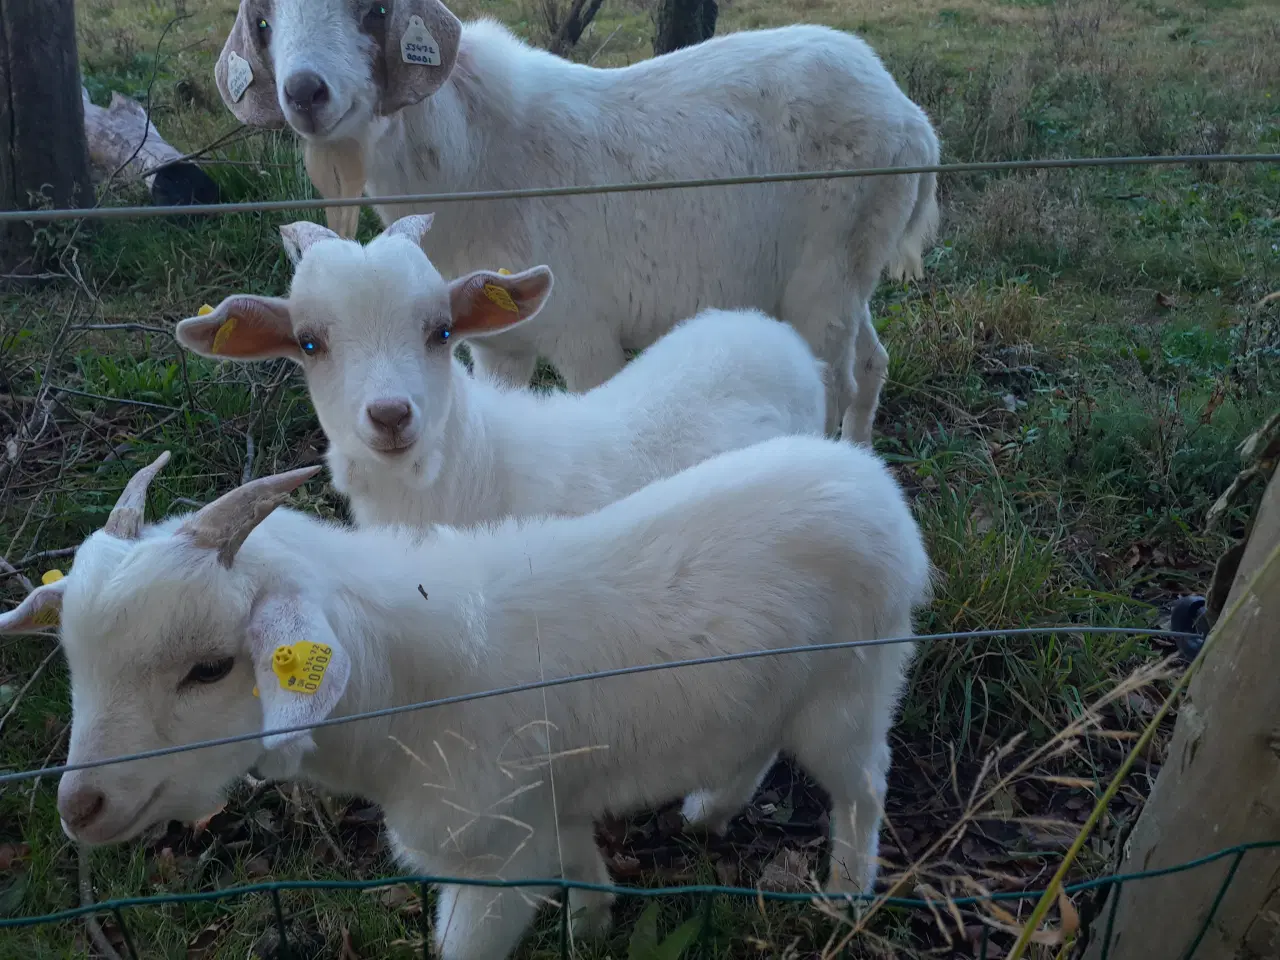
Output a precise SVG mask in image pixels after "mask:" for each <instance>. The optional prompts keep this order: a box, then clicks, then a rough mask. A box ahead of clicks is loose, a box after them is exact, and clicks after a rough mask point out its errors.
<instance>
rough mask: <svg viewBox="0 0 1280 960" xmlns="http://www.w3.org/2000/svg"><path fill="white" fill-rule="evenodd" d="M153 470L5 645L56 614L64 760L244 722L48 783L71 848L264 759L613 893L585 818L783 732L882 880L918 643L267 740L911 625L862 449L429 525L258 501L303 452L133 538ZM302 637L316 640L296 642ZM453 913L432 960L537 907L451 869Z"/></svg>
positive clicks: (603, 920) (400, 838)
mask: <svg viewBox="0 0 1280 960" xmlns="http://www.w3.org/2000/svg"><path fill="white" fill-rule="evenodd" d="M166 460H167V455H162V456H161V457H160V459H158V460H157V461H156V462H155V463H154V464H153V465H152V466H150V467H148V468H146V469H144V470H142V471H140V472H139V473H138V474H137V475H136V476H135V477H134V478H133V480H131V481H130V484H129V486H128V487H127V488H126V490H125V492H124V494H123V495H122V496H121V499H120V502H119V503H118V504H117V506H116V508H115V510H113V512H112V514H111V517H110V518H109V519H108V521H107V524H106V526H105V527H104V528H103V530H102V531H100V532H98V533H95V534H93V535H91V536H90V537H89V538H88V539H87V540H86V541H85V542H84V543H83V544H82V545H81V546H80V548H79V550H78V551H77V553H76V558H75V565H74V567H73V568H72V570H71V572H70V574H69V575H68V576H67V577H66V578H65V579H63V580H60V581H58V582H56V583H53V584H50V585H48V586H42V587H39V588H37V589H36V590H35V591H34V592H32V593H31V594H30V595H29V596H28V597H27V599H26V600H25V601H23V603H22V604H21V605H20V606H19V607H18V608H17V609H15V610H13V611H10V612H9V613H7V614H4V615H2V616H0V632H16V631H24V630H30V629H32V628H33V627H35V626H36V625H38V624H39V623H40V622H42V616H47V615H48V614H49V613H51V612H52V611H53V610H55V609H59V608H60V615H61V622H62V645H63V648H64V650H65V652H66V655H67V660H68V663H69V664H70V668H71V686H72V705H73V720H72V733H71V745H70V751H69V756H68V761H69V763H70V764H73V765H74V764H79V763H84V762H93V761H97V760H101V759H105V758H109V757H112V756H117V755H120V754H124V753H128V752H131V751H139V750H148V749H152V748H163V747H166V746H169V745H174V744H182V743H189V742H193V741H196V740H200V739H204V738H211V737H219V736H237V735H246V736H247V737H248V739H246V740H245V741H244V742H238V743H234V744H227V745H222V746H219V747H215V748H209V749H202V750H198V751H191V752H184V753H177V754H173V755H169V756H164V757H153V758H150V759H146V760H137V761H130V762H127V763H118V764H109V765H104V766H98V767H94V768H91V769H86V770H75V771H70V772H68V773H66V774H64V775H63V777H62V781H61V783H60V784H59V788H58V807H59V811H60V813H61V816H62V820H63V825H64V829H65V830H66V832H67V833H68V834H69V835H71V836H72V837H74V838H76V839H79V840H82V841H85V842H89V843H110V842H116V841H122V840H127V839H129V838H131V837H134V836H136V835H137V834H138V833H139V832H141V831H142V830H143V829H145V828H146V827H147V826H148V825H149V824H151V823H154V822H156V821H162V820H165V819H169V818H175V819H191V818H193V817H196V816H199V815H202V814H204V813H206V812H207V811H208V810H209V809H210V807H211V806H213V805H214V804H216V803H217V802H218V800H219V798H220V794H221V791H222V790H223V789H224V788H225V786H226V785H227V784H228V783H230V782H232V781H234V780H235V779H237V778H238V777H239V776H240V775H242V774H244V773H245V772H246V771H247V770H249V769H250V767H251V766H253V765H254V764H255V763H259V764H261V765H262V766H261V768H262V770H263V772H264V773H267V774H268V775H274V776H295V775H296V776H300V777H304V778H306V779H308V780H312V781H315V782H317V783H319V784H321V785H323V786H324V787H326V788H328V789H331V790H334V791H338V792H359V793H360V794H362V795H364V796H367V797H368V798H369V799H370V800H373V801H375V802H377V803H378V804H380V805H381V806H382V808H383V810H384V812H385V815H386V822H387V825H388V827H389V829H390V831H391V835H392V837H393V839H394V842H395V845H396V848H397V850H398V852H399V855H400V857H401V858H402V859H403V860H404V861H406V862H407V863H408V864H410V865H412V867H414V868H415V869H418V870H421V871H424V872H427V873H430V874H434V875H445V876H461V877H493V876H499V877H503V878H509V879H518V878H520V879H522V878H548V877H553V876H556V875H561V876H564V877H565V878H566V879H570V880H577V881H588V882H593V883H600V882H607V878H608V874H607V871H606V868H605V864H604V862H603V860H602V859H601V857H600V854H599V852H598V850H597V849H596V846H595V843H594V839H593V834H592V823H593V821H594V820H595V819H596V818H599V817H601V816H603V815H605V814H607V813H614V814H625V813H627V812H630V811H634V810H637V809H639V808H643V807H647V806H651V805H653V804H657V803H661V802H663V801H665V800H667V799H670V798H672V797H674V796H678V795H680V794H681V793H683V792H686V791H689V790H691V789H693V788H695V787H697V786H699V785H700V784H702V783H708V782H715V783H730V782H733V781H737V782H738V783H739V784H740V785H741V786H742V789H744V790H745V789H747V788H748V787H749V786H750V785H751V784H752V783H753V781H754V776H755V774H756V772H757V771H758V770H759V768H760V765H761V763H762V762H763V761H764V760H765V759H766V758H767V757H769V756H771V755H772V754H773V753H774V752H775V751H778V750H787V751H789V752H790V753H791V754H792V755H794V756H795V757H796V759H797V760H798V761H799V763H800V764H801V765H802V766H804V767H805V769H807V770H808V771H809V772H810V773H811V774H812V775H813V776H814V777H815V778H817V780H818V781H819V782H820V783H821V784H822V785H823V786H824V787H825V788H826V790H827V791H828V793H829V794H830V795H831V797H832V803H833V813H832V818H831V819H832V824H833V857H832V859H833V863H834V864H835V868H834V870H833V876H832V878H831V881H830V882H831V886H832V888H833V889H834V890H837V891H850V890H852V891H859V890H862V891H865V890H869V889H870V888H871V886H872V884H873V882H874V879H875V875H876V860H875V857H876V851H877V842H878V840H877V837H878V831H879V823H880V815H881V808H882V802H883V798H884V792H885V778H886V773H887V770H888V767H889V760H890V758H889V744H888V739H887V737H888V732H889V728H890V726H891V724H892V719H893V713H894V708H895V703H896V701H897V698H898V696H899V694H900V690H901V687H902V684H903V674H904V669H905V667H906V665H907V664H908V662H909V659H910V656H911V647H912V644H910V643H899V644H888V645H874V644H873V645H869V646H865V647H860V648H857V649H847V650H841V651H826V652H822V653H810V654H802V655H790V656H787V655H774V656H765V657H758V658H753V659H748V660H737V661H733V662H724V663H717V664H707V665H702V666H698V667H690V668H675V669H666V670H660V671H655V672H649V673H643V674H636V675H631V676H625V677H618V678H614V679H610V680H599V681H586V682H577V683H571V684H567V685H563V686H556V687H552V688H549V689H546V688H544V689H539V690H534V691H530V692H524V693H520V694H511V695H505V696H501V697H496V698H488V699H484V700H479V701H464V702H459V703H454V704H450V705H448V706H444V707H438V708H435V709H430V710H422V711H415V712H405V713H397V714H393V715H390V716H383V717H381V718H378V719H373V720H365V721H360V722H359V723H350V724H344V725H339V726H326V727H323V728H320V729H315V730H312V731H310V732H302V733H298V732H292V733H278V734H277V733H271V732H270V731H271V730H273V729H277V728H280V727H283V726H288V725H293V724H311V723H315V722H318V721H321V720H324V719H326V718H333V717H342V716H345V715H350V714H353V713H356V712H361V711H368V710H372V709H378V708H382V707H390V706H395V705H399V704H405V703H411V702H414V701H419V700H423V699H427V698H443V697H451V696H454V695H460V694H466V693H469V692H479V691H484V690H487V689H492V688H497V687H503V686H507V685H513V684H519V683H523V682H525V681H537V680H539V679H541V678H556V677H563V676H568V675H574V674H579V673H586V672H590V671H598V670H605V669H612V668H620V667H627V666H639V665H644V664H649V663H659V662H671V661H676V660H681V659H688V658H695V657H701V656H707V655H715V654H732V653H738V652H750V651H759V650H782V649H785V648H788V647H793V646H796V645H800V644H811V643H825V642H838V641H860V640H865V641H874V640H877V639H882V638H887V637H893V636H899V635H901V636H906V635H909V634H910V632H911V626H912V624H911V621H912V611H913V608H914V607H915V606H916V605H918V604H920V603H922V602H923V601H924V600H925V599H926V597H927V595H928V589H929V580H930V567H929V562H928V558H927V556H926V554H925V551H924V547H923V545H922V542H921V537H920V532H919V530H918V528H917V526H916V524H915V522H914V521H913V519H912V516H911V512H910V510H909V509H908V507H907V504H906V502H905V500H904V499H903V496H902V493H901V491H900V490H899V488H898V486H897V484H896V483H895V482H894V480H893V478H892V477H891V475H890V474H889V472H888V470H887V469H886V468H885V466H884V465H883V464H882V463H881V462H880V461H879V460H878V459H877V458H876V457H874V456H873V455H871V454H869V453H867V452H865V451H864V450H862V449H860V448H858V447H856V446H854V445H852V444H847V443H833V442H831V441H828V440H824V439H820V438H809V437H783V438H778V439H775V440H770V441H766V442H765V443H762V444H758V445H756V446H753V447H749V448H747V449H745V450H739V451H735V452H731V453H726V454H723V455H721V456H719V457H716V458H714V459H712V460H709V461H705V462H704V463H702V464H700V465H698V466H696V467H692V468H691V469H689V470H686V471H685V472H683V473H681V474H678V475H677V476H675V477H671V478H668V479H666V480H661V481H658V482H657V483H654V484H652V485H650V486H648V487H646V488H644V489H643V490H640V491H638V492H636V493H634V494H632V495H631V496H629V497H627V498H625V499H623V500H620V501H617V502H615V503H613V504H611V505H609V506H607V507H605V508H604V509H602V510H600V511H598V512H596V513H593V514H590V515H587V516H584V517H572V518H547V519H539V520H531V521H515V520H511V521H507V522H506V523H504V524H501V525H497V526H494V527H491V528H483V529H476V530H473V531H459V530H456V529H454V528H447V527H442V528H437V529H436V530H435V531H434V532H433V533H430V534H427V535H426V536H425V537H424V536H423V535H422V534H420V533H415V532H412V531H409V530H406V529H404V528H371V529H363V530H352V529H350V528H346V527H341V526H338V525H335V524H330V523H324V522H321V521H318V520H316V519H314V518H312V517H310V516H307V515H305V514H302V513H298V512H294V511H290V510H275V512H272V510H273V508H275V507H276V506H277V505H279V504H280V503H281V502H282V501H283V500H284V499H285V498H286V497H287V495H288V493H289V491H291V490H292V489H294V488H295V487H297V486H298V485H299V484H300V483H302V482H303V481H305V480H306V479H307V478H308V477H310V476H312V475H313V474H314V473H315V471H316V468H307V469H303V470H295V471H293V472H291V473H286V474H281V475H279V476H275V477H267V478H263V479H260V480H256V481H252V482H250V483H249V484H246V485H245V486H243V487H240V488H239V489H237V490H234V491H232V492H231V493H228V494H226V495H224V496H223V497H221V498H219V499H218V500H217V501H215V502H214V503H212V504H209V505H208V506H206V507H204V508H202V509H201V510H200V511H198V512H197V513H194V514H190V515H187V516H183V517H175V518H171V519H169V520H166V521H164V522H163V523H161V524H159V525H156V526H152V527H143V526H142V520H141V510H142V506H143V503H144V501H145V495H146V494H145V490H146V485H147V483H148V482H149V481H150V479H151V478H152V477H153V476H154V475H155V473H156V472H158V470H159V469H160V468H161V467H162V466H163V465H164V462H165V461H166ZM303 640H306V641H309V642H310V643H312V644H322V645H324V647H326V648H327V651H325V650H321V651H316V650H315V649H311V650H310V652H308V649H307V648H306V647H297V646H292V647H290V650H287V651H285V652H283V654H282V652H281V650H280V648H281V647H282V646H290V645H295V644H297V642H298V641H303ZM290 651H291V652H292V654H293V657H297V658H301V659H302V660H304V661H307V662H309V663H310V662H317V661H314V655H315V654H317V652H318V653H319V655H320V660H321V661H323V660H324V658H325V657H326V656H327V667H325V668H323V669H320V670H317V671H315V672H313V673H312V674H311V676H312V677H313V678H314V679H315V681H316V682H315V683H314V690H313V692H311V693H302V692H298V690H297V688H296V687H293V688H290V687H289V686H288V685H287V684H286V678H287V677H294V678H295V679H296V677H297V673H296V672H294V671H293V670H292V668H291V665H290V662H289V661H290V660H291V659H292V658H291V656H290ZM273 664H274V665H276V668H273ZM281 664H283V665H284V667H287V668H290V669H288V670H284V671H282V672H278V670H279V668H280V665H281ZM294 664H295V665H296V660H295V661H294ZM317 674H318V676H317ZM255 693H260V699H256V698H255ZM570 899H571V907H572V908H573V910H574V912H575V914H576V915H577V916H576V922H577V923H578V924H579V926H578V930H579V932H581V933H585V932H587V931H589V930H598V929H600V928H601V927H603V926H605V925H607V923H608V912H609V911H608V906H609V901H610V898H609V897H608V896H607V895H604V894H601V893H593V892H580V891H575V892H574V893H573V894H571V897H570ZM495 901H496V902H495ZM439 904H440V905H439V915H438V922H437V925H436V936H437V938H438V942H439V947H440V951H441V952H440V955H441V956H442V957H443V958H444V960H494V958H500V957H503V956H505V955H506V954H507V953H508V952H509V951H510V950H511V948H512V947H513V946H514V944H515V943H516V942H517V940H518V939H519V937H520V934H521V933H522V931H523V930H524V929H525V927H526V926H527V924H528V922H529V919H530V917H531V915H532V914H533V912H534V909H535V905H534V901H533V900H530V899H528V898H526V897H524V896H522V895H521V894H518V893H513V892H510V891H507V892H501V891H495V890H492V889H476V888H474V887H463V886H448V887H446V888H445V889H444V890H443V891H442V896H441V898H440V902H439Z"/></svg>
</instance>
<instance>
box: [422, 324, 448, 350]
mask: <svg viewBox="0 0 1280 960" xmlns="http://www.w3.org/2000/svg"><path fill="white" fill-rule="evenodd" d="M450 336H452V334H450V333H449V328H448V327H437V328H436V329H434V330H432V331H431V336H430V337H428V338H427V342H428V343H429V344H430V345H431V346H433V347H439V346H442V345H444V344H446V343H448V342H449V337H450Z"/></svg>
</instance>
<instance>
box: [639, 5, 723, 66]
mask: <svg viewBox="0 0 1280 960" xmlns="http://www.w3.org/2000/svg"><path fill="white" fill-rule="evenodd" d="M719 12H720V8H719V7H717V6H716V0H659V3H658V13H657V17H656V21H657V26H656V29H655V30H654V34H653V54H654V56H661V55H662V54H664V53H670V52H671V51H672V50H679V49H680V48H681V47H691V46H693V45H694V44H695V43H701V42H702V41H703V40H710V39H711V37H712V36H713V35H714V34H715V32H716V16H717V15H718V14H719Z"/></svg>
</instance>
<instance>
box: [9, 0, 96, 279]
mask: <svg viewBox="0 0 1280 960" xmlns="http://www.w3.org/2000/svg"><path fill="white" fill-rule="evenodd" d="M33 195H34V196H35V198H36V199H35V200H34V201H33V200H32V197H33ZM92 201H93V184H92V182H91V180H90V178H89V151H88V148H87V147H86V145H85V134H84V108H83V107H82V105H81V103H80V63H79V57H78V55H77V52H76V23H75V5H74V3H73V2H72V0H0V208H3V209H6V210H15V209H31V208H33V207H38V206H47V205H50V204H52V205H53V206H56V207H68V206H75V207H83V206H87V205H89V204H90V203H91V202H92ZM31 239H32V231H31V228H30V227H28V226H27V225H26V224H4V225H0V262H2V263H3V264H4V265H5V267H6V268H7V270H14V269H18V268H20V265H21V264H22V263H23V262H24V261H30V260H31V256H32V254H33V252H34V251H33V250H32V248H31Z"/></svg>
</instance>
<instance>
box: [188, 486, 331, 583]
mask: <svg viewBox="0 0 1280 960" xmlns="http://www.w3.org/2000/svg"><path fill="white" fill-rule="evenodd" d="M319 472H320V467H318V466H315V467H303V468H302V469H300V470H290V471H289V472H288V473H277V474H276V475H275V476H271V477H259V478H258V479H257V480H250V481H249V482H248V483H246V484H244V485H243V486H240V487H236V489H234V490H232V491H231V492H230V493H224V494H223V495H222V496H220V497H219V498H218V499H217V500H215V501H213V503H209V504H205V505H204V506H203V507H201V508H200V509H199V510H197V511H196V512H195V513H194V514H192V515H191V516H190V517H188V518H187V520H186V521H185V522H184V523H183V524H182V526H181V527H180V528H179V530H178V532H179V533H183V534H185V535H186V536H188V537H190V538H191V539H192V540H193V541H194V542H195V544H196V546H198V547H203V548H205V549H207V550H217V551H218V562H219V563H221V564H222V565H223V566H224V567H226V568H227V569H230V568H231V564H232V563H233V562H234V561H235V558H236V554H237V553H238V552H239V550H240V546H241V545H242V544H243V543H244V541H245V538H246V537H248V536H249V534H250V533H252V532H253V528H254V527H256V526H257V525H258V524H260V523H261V522H262V521H263V520H265V519H267V517H268V516H269V515H270V513H271V511H272V510H274V509H275V508H276V507H278V506H280V504H282V503H284V502H285V500H286V499H288V497H289V494H291V493H292V492H293V491H294V490H296V489H297V488H298V487H300V486H302V484H304V483H306V482H307V481H308V480H310V479H311V478H312V477H314V476H315V475H316V474H317V473H319Z"/></svg>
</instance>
